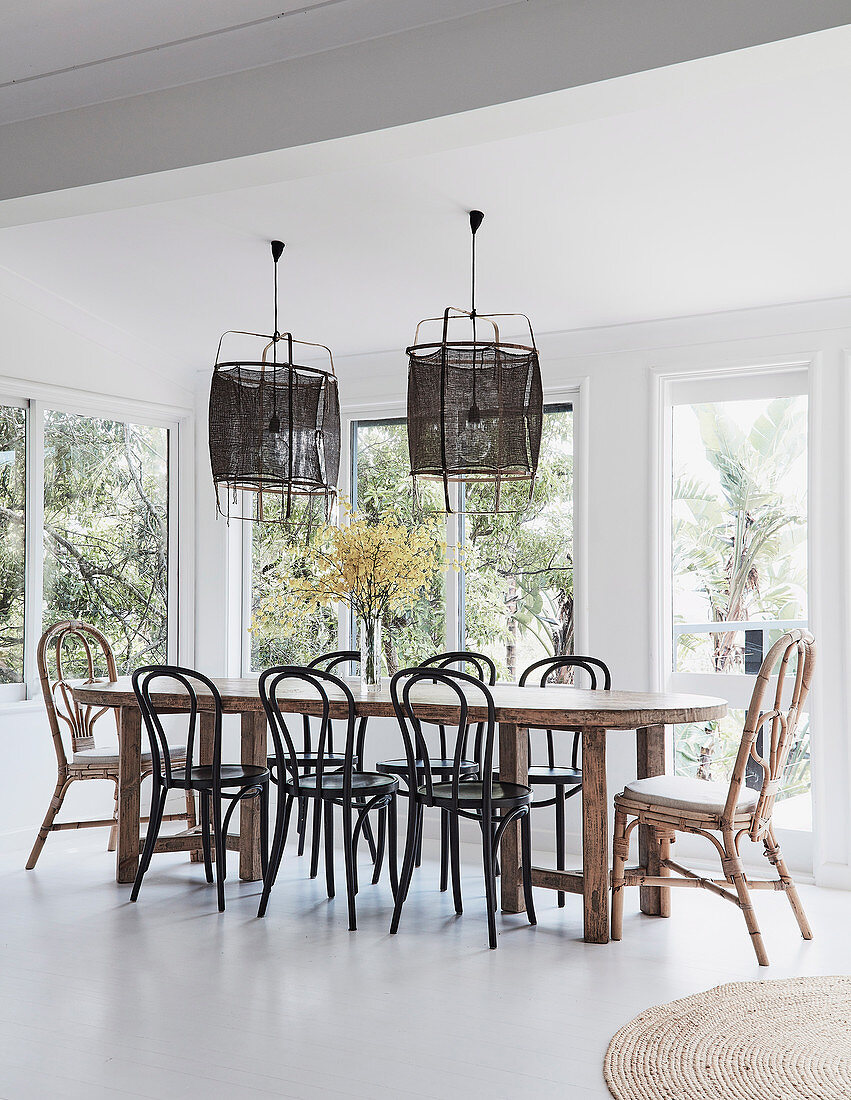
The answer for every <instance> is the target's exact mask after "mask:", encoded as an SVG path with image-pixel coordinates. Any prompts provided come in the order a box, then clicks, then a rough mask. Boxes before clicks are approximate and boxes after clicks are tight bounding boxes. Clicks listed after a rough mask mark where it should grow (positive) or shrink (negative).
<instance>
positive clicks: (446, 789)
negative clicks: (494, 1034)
mask: <svg viewBox="0 0 851 1100" xmlns="http://www.w3.org/2000/svg"><path fill="white" fill-rule="evenodd" d="M419 683H438V684H441V685H442V686H444V687H446V688H447V689H449V691H450V693H452V694H454V695H455V696H456V697H457V704H458V711H459V713H458V726H457V736H456V740H455V746H454V753H453V756H452V768H451V774H450V776H449V778H448V781H447V780H446V779H445V777H444V774H438V775H437V778H438V780H439V782H435V773H434V772H433V771H432V768H431V761H430V759H429V755H428V749H427V746H426V744H425V740H424V738H423V732H422V723H421V722H420V719H419V718H418V717H417V714H416V702H415V701H414V700H412V699H411V691H412V689H414V688H415V687H416V685H417V684H419ZM390 697H391V699H392V700H393V709H394V710H395V712H396V717H397V719H398V721H399V728H400V729H401V731H402V739H403V741H404V743H405V757H406V760H407V765H408V767H407V776H406V779H407V783H408V790H409V791H410V792H412V794H413V797H412V800H411V807H410V812H409V814H408V830H407V835H406V839H405V857H404V860H403V862H402V874H401V876H400V878H399V886H398V889H397V891H396V905H395V907H394V910H393V921H392V923H391V925H390V932H391V935H392V934H394V933H395V932H396V931H397V930H398V927H399V918H400V916H401V914H402V905H403V904H404V901H405V897H406V896H407V892H408V887H409V886H410V883H411V876H412V874H413V871H414V862H415V859H416V850H417V843H418V841H419V837H420V833H421V831H422V822H423V807H424V806H436V807H438V808H439V809H440V810H443V811H445V812H446V813H447V814H448V816H449V829H450V838H451V852H452V887H453V894H454V901H455V912H456V913H460V912H461V911H462V906H461V890H460V881H461V876H460V868H459V866H458V822H459V819H460V818H462V817H465V818H469V819H471V820H472V821H476V822H478V824H479V827H480V829H481V831H482V864H483V868H484V877H485V897H486V900H487V910H488V946H489V947H490V948H491V949H494V948H496V854H497V852H498V851H499V845H500V842H501V841H502V836H503V833H504V832H505V829H506V828H507V827H508V825H509V824H511V822H512V821H516V820H517V819H518V818H519V819H520V831H521V843H522V862H523V894H524V897H525V900H526V914H527V916H528V918H529V923H530V924H536V923H537V921H536V919H535V905H534V901H533V899H532V870H531V869H532V834H531V830H530V828H529V807H530V804H531V802H532V789H531V787H526V786H523V785H522V784H519V783H500V782H494V781H492V780H490V779H489V780H488V781H487V782H482V781H481V779H480V778H478V777H471V776H470V775H469V773H465V772H464V771H463V770H462V764H463V762H464V759H463V758H464V748H465V745H466V741H467V732H468V729H469V725H470V723H469V719H468V715H469V710H470V707H471V706H472V707H477V708H479V709H484V710H485V712H486V718H485V720H484V721H483V722H478V723H477V724H478V725H479V726H480V734H479V735H478V736H477V739H478V740H479V741H480V746H481V757H480V760H481V765H482V767H481V772H480V775H481V776H488V777H490V776H491V774H492V773H493V749H494V737H495V734H496V715H495V711H494V702H493V695H492V694H491V692H490V688H489V687H488V686H487V685H486V684H483V683H482V682H481V680H479V679H477V678H476V677H475V676H469V675H467V673H465V672H453V671H451V670H449V669H445V670H442V671H437V670H435V669H425V668H406V669H403V670H402V671H401V672H397V673H396V675H395V676H394V677H393V679H392V680H391V681H390Z"/></svg>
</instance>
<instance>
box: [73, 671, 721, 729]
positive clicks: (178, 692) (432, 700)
mask: <svg viewBox="0 0 851 1100" xmlns="http://www.w3.org/2000/svg"><path fill="white" fill-rule="evenodd" d="M212 680H213V683H214V684H215V685H216V687H217V689H218V691H219V694H220V695H221V697H222V703H223V706H224V710H225V713H229V714H233V713H241V712H243V711H256V710H261V709H262V706H263V704H262V703H261V701H260V692H259V690H258V677H256V676H252V677H246V678H243V679H236V678H233V679H224V678H223V679H217V678H215V677H212ZM345 682H346V684H347V686H348V687H349V689H350V691H351V692H352V694H353V695H354V699H355V711H356V713H357V714H358V715H359V716H364V715H366V716H370V717H372V716H375V717H393V714H394V711H393V704H392V702H391V699H390V689H389V683H388V681H387V679H386V678H385V681H384V683H383V684H382V687H381V690H380V691H376V692H371V693H369V694H367V693H366V692H362V691H361V686H360V680H359V679H345ZM490 691H491V694H492V695H493V700H494V705H495V708H496V718H497V721H499V722H506V723H514V724H516V725H519V726H534V727H536V728H551V729H559V728H561V729H576V728H578V727H585V726H588V727H597V728H602V729H624V730H632V729H639V728H641V727H644V726H659V725H675V724H678V723H681V722H705V721H709V720H711V719H714V718H723V717H724V715H725V714H726V713H727V703H726V701H725V700H724V699H719V698H715V697H713V696H709V695H682V694H666V693H658V692H646V691H603V690H597V691H590V690H588V689H585V688H575V687H570V686H567V685H564V684H550V685H549V686H548V687H544V688H541V687H518V686H517V684H509V683H497V684H494V685H493V687H492V688H491V689H490ZM73 692H74V697H75V698H76V699H77V701H78V702H79V703H82V704H83V705H94V706H106V707H128V706H135V705H136V697H135V695H134V694H133V687H132V684H131V681H130V677H129V676H127V677H122V678H121V679H119V680H116V681H114V682H110V681H101V682H95V683H92V684H78V685H76V686H75V687H74V688H73ZM151 695H152V698H153V699H154V700H155V701H156V702H157V703H158V705H159V706H161V707H162V708H163V709H164V710H174V711H176V712H179V711H184V710H186V709H187V699H188V696H187V694H186V692H185V691H184V690H183V689H182V688H180V686H179V685H175V686H173V687H169V688H168V689H167V690H163V691H153V692H152V693H151ZM328 695H329V698H330V699H331V704H332V707H331V716H332V717H340V716H341V715H342V714H343V713H344V710H343V708H344V706H345V702H344V696H343V693H342V692H341V691H339V689H334V688H333V686H329V687H328ZM476 695H478V692H476V691H475V689H470V692H469V698H468V706H469V719H470V720H472V721H481V720H482V719H483V718H485V717H486V711H485V709H484V708H483V707H482V706H481V705H476V699H475V696H476ZM412 696H413V700H414V702H415V703H416V704H417V707H418V712H419V713H420V716H421V717H422V718H424V719H426V720H431V721H437V722H440V721H445V722H447V723H448V724H451V723H452V721H453V716H457V713H458V704H457V702H456V701H455V696H454V694H453V692H452V691H451V690H450V689H448V688H446V687H445V686H444V685H443V684H420V685H418V687H417V688H416V689H415V690H414V692H413V693H412ZM204 697H205V696H204V693H203V692H202V691H201V690H199V692H198V705H199V708H201V709H205V707H204ZM207 698H210V696H209V694H208V695H207ZM278 700H279V703H280V707H281V710H282V711H288V712H291V713H298V714H317V713H320V711H321V707H320V704H319V701H318V699H317V698H316V696H315V694H312V693H311V692H310V689H309V688H308V687H306V686H305V684H304V683H303V682H297V681H292V682H291V683H290V684H286V683H282V684H281V685H280V687H279V690H278ZM335 703H338V704H339V705H338V706H335V705H334V704H335ZM420 707H422V709H421V710H420V709H419V708H420Z"/></svg>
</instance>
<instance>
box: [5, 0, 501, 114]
mask: <svg viewBox="0 0 851 1100" xmlns="http://www.w3.org/2000/svg"><path fill="white" fill-rule="evenodd" d="M512 3H516V0H301V2H300V3H293V2H287V0H240V3H238V4H235V3H234V2H233V0H180V2H179V3H176V2H175V0H144V2H143V3H139V0H74V3H69V2H68V0H37V2H34V0H4V2H3V4H2V28H3V33H2V35H0V74H2V75H0V125H2V124H3V123H7V122H16V121H20V120H22V119H27V118H33V117H37V116H39V115H45V114H50V113H52V112H56V111H67V110H70V109H72V108H75V107H82V106H86V105H88V104H93V103H102V102H105V101H108V100H111V99H118V98H121V97H124V96H132V95H139V94H141V93H144V92H152V91H157V90H159V89H162V88H171V87H175V86H178V85H181V84H189V83H192V82H194V81H198V80H202V79H208V78H210V77H215V76H221V75H223V74H225V73H234V72H242V71H244V70H246V69H252V68H256V67H259V66H261V65H268V64H271V63H273V62H277V61H284V60H287V59H291V58H294V57H303V56H305V55H309V54H314V53H320V52H322V51H324V50H332V49H336V48H338V47H340V46H347V45H352V44H355V43H358V42H365V41H368V40H369V39H372V38H378V37H381V36H384V35H389V34H395V33H398V32H400V31H405V30H409V29H411V28H414V27H420V26H424V25H428V24H433V23H439V22H443V21H444V20H448V19H458V18H461V17H462V16H466V15H470V14H473V13H476V12H482V11H487V10H490V9H493V8H500V7H507V6H509V5H511V4H512Z"/></svg>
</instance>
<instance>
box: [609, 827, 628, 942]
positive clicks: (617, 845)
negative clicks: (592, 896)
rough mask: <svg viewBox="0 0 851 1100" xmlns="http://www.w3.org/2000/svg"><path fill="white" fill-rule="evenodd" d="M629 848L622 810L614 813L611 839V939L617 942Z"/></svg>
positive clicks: (619, 932) (621, 927) (619, 936)
mask: <svg viewBox="0 0 851 1100" xmlns="http://www.w3.org/2000/svg"><path fill="white" fill-rule="evenodd" d="M628 848H629V844H628V841H627V839H626V814H625V813H624V812H623V811H622V810H616V811H615V828H614V836H613V839H612V939H613V940H619V939H621V937H622V936H623V895H624V888H625V883H624V868H625V867H626V857H627V850H628Z"/></svg>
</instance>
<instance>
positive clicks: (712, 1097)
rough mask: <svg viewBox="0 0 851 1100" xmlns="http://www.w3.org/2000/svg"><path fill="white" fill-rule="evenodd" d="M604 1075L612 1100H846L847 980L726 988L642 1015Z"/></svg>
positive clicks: (625, 1031)
mask: <svg viewBox="0 0 851 1100" xmlns="http://www.w3.org/2000/svg"><path fill="white" fill-rule="evenodd" d="M603 1071H604V1073H605V1077H606V1084H607V1085H608V1086H609V1091H610V1092H611V1093H612V1095H613V1096H614V1097H616V1100H792V1098H793V1097H794V1100H849V1097H851V977H830V978H791V979H789V980H786V981H766V982H732V983H731V984H729V985H719V986H716V987H715V988H714V989H709V990H707V991H706V992H705V993H698V994H696V995H695V996H693V997H684V998H683V999H682V1000H681V1001H672V1002H671V1003H670V1004H666V1005H657V1006H656V1007H655V1008H649V1009H648V1010H647V1011H646V1012H642V1013H641V1015H640V1016H636V1018H635V1019H634V1020H632V1021H631V1022H630V1023H628V1024H627V1025H626V1026H625V1027H622V1028H621V1029H620V1031H618V1032H617V1034H616V1035H615V1037H614V1038H613V1039H612V1041H611V1043H610V1044H609V1049H608V1051H607V1052H606V1061H605V1065H604V1070H603Z"/></svg>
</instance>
